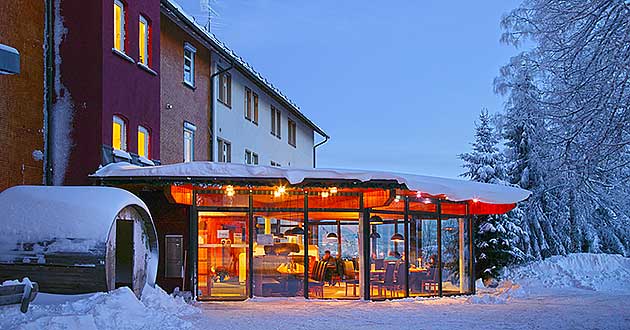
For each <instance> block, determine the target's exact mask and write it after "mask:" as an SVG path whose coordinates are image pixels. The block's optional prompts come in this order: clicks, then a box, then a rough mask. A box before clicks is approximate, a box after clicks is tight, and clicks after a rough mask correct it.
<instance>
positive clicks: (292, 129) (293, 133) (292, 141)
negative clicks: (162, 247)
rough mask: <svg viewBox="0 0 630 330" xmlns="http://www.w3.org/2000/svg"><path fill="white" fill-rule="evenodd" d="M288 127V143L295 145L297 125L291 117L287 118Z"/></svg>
mask: <svg viewBox="0 0 630 330" xmlns="http://www.w3.org/2000/svg"><path fill="white" fill-rule="evenodd" d="M287 126H288V128H289V134H288V141H289V144H290V145H292V146H294V147H295V142H296V140H297V125H296V124H295V122H294V121H293V120H291V119H289V124H288V125H287Z"/></svg>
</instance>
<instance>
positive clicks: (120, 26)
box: [114, 0, 125, 52]
mask: <svg viewBox="0 0 630 330" xmlns="http://www.w3.org/2000/svg"><path fill="white" fill-rule="evenodd" d="M114 49H116V50H117V51H120V52H124V51H125V5H123V3H122V2H120V1H118V0H114Z"/></svg>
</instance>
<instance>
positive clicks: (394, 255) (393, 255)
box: [384, 251, 400, 261]
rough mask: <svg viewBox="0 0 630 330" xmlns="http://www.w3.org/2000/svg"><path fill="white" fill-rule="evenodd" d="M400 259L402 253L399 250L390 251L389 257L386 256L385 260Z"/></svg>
mask: <svg viewBox="0 0 630 330" xmlns="http://www.w3.org/2000/svg"><path fill="white" fill-rule="evenodd" d="M399 259H400V253H398V252H394V251H389V254H388V255H387V257H385V259H384V260H385V261H397V260H399Z"/></svg>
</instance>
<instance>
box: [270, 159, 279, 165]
mask: <svg viewBox="0 0 630 330" xmlns="http://www.w3.org/2000/svg"><path fill="white" fill-rule="evenodd" d="M271 166H274V167H280V163H277V162H274V161H273V160H272V161H271Z"/></svg>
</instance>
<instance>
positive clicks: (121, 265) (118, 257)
mask: <svg viewBox="0 0 630 330" xmlns="http://www.w3.org/2000/svg"><path fill="white" fill-rule="evenodd" d="M0 212H2V213H1V214H0V233H2V234H1V235H0V282H2V281H3V280H9V279H15V278H23V277H29V278H30V279H31V280H33V281H37V282H38V283H39V286H40V291H42V292H48V293H62V294H76V293H88V292H96V291H109V290H113V289H115V288H117V287H120V286H129V287H130V288H131V289H132V290H133V291H134V292H135V293H136V295H138V296H140V295H141V293H142V289H143V288H144V286H145V285H150V286H154V285H155V279H156V275H157V261H158V242H157V234H156V230H155V226H154V224H153V220H152V219H151V215H150V213H149V210H148V208H147V206H146V205H145V204H144V202H142V200H140V199H139V198H138V197H136V196H135V195H134V194H132V193H130V192H128V191H126V190H122V189H118V188H109V187H51V186H16V187H12V188H9V189H7V190H5V191H3V192H2V193H0Z"/></svg>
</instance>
